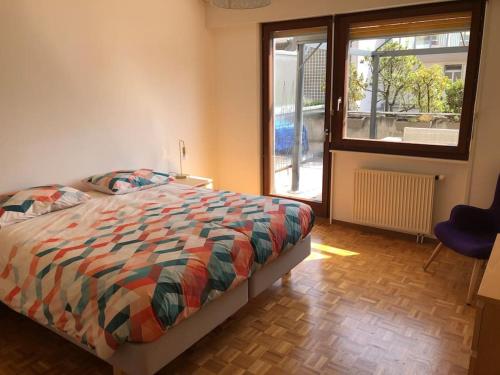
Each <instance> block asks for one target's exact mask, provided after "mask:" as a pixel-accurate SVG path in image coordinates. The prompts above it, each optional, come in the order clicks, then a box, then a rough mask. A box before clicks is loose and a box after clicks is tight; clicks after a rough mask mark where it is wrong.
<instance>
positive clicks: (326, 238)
mask: <svg viewBox="0 0 500 375" xmlns="http://www.w3.org/2000/svg"><path fill="white" fill-rule="evenodd" d="M313 242H314V243H315V245H314V248H315V249H314V250H313V254H312V255H311V257H309V258H308V259H307V260H306V261H305V262H303V263H302V264H301V265H300V266H298V267H297V268H296V269H295V270H294V271H293V274H292V278H291V279H290V280H289V281H287V282H285V283H283V284H282V283H281V282H277V283H276V284H275V285H274V286H273V287H272V288H270V289H269V290H267V291H266V292H264V293H263V294H262V295H260V296H259V297H258V298H256V299H254V300H252V301H251V302H250V303H249V304H248V305H247V306H246V307H244V308H243V309H242V310H240V311H239V312H238V313H237V314H236V315H235V316H234V317H233V318H231V319H230V320H229V321H227V322H225V323H224V324H223V325H222V326H221V327H219V328H217V329H216V330H215V331H214V332H212V333H211V334H210V335H208V336H207V337H205V338H204V339H202V340H201V341H200V342H198V344H196V345H195V346H194V347H193V348H191V349H190V350H188V351H187V352H186V353H184V354H183V355H182V356H180V357H179V358H178V359H176V360H175V361H174V362H173V363H171V364H170V365H169V366H167V367H166V368H165V369H163V370H162V371H161V374H163V375H166V374H200V375H201V374H248V375H250V374H272V375H274V374H397V375H401V374H465V373H466V372H467V366H468V361H469V347H470V343H471V335H472V325H473V319H474V310H473V309H472V308H470V307H467V306H465V304H464V299H465V294H466V287H467V280H468V277H469V276H470V269H471V265H472V263H471V261H470V260H469V259H466V258H464V257H461V256H459V255H456V254H454V253H452V252H451V251H446V252H444V253H443V254H442V255H441V256H440V257H439V258H438V259H437V261H436V262H435V263H434V264H433V265H432V266H431V267H430V272H429V273H425V272H423V271H422V263H423V261H424V259H425V258H426V257H427V256H428V255H429V254H430V252H431V250H432V248H433V246H434V244H433V243H426V244H424V245H416V244H415V242H414V238H413V237H410V236H404V235H398V234H392V233H389V232H382V231H376V230H370V229H365V228H359V227H354V226H350V225H346V224H333V225H329V224H328V223H327V222H324V221H320V222H319V223H318V225H316V227H315V229H314V231H313ZM343 250H347V251H343ZM111 372H112V370H111V367H110V366H108V365H107V364H105V363H104V362H102V361H100V360H99V359H97V358H95V357H93V356H92V355H90V354H88V353H86V352H85V351H83V350H81V349H79V348H77V347H76V346H74V345H72V344H70V343H67V342H66V341H65V340H63V339H61V338H60V337H58V336H57V335H55V334H53V333H51V332H49V331H48V330H46V329H44V328H42V327H40V326H38V325H37V324H35V323H33V322H31V321H29V320H28V319H26V318H24V317H22V316H20V315H17V314H15V313H13V312H11V311H9V310H7V309H6V308H4V307H0V374H1V375H4V374H8V375H11V374H78V375H81V374H110V373H111Z"/></svg>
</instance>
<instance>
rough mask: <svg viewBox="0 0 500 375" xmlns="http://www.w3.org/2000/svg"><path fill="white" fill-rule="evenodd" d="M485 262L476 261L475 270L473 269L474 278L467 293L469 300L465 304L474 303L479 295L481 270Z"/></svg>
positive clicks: (472, 277)
mask: <svg viewBox="0 0 500 375" xmlns="http://www.w3.org/2000/svg"><path fill="white" fill-rule="evenodd" d="M483 264H484V260H482V259H475V260H474V268H473V269H472V276H471V277H470V283H469V291H468V292H467V299H466V300H465V302H466V303H467V305H470V304H471V303H472V299H473V298H474V296H475V295H476V293H477V289H478V287H479V283H480V282H481V268H482V267H483Z"/></svg>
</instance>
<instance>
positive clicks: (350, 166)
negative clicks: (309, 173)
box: [207, 0, 500, 221]
mask: <svg viewBox="0 0 500 375" xmlns="http://www.w3.org/2000/svg"><path fill="white" fill-rule="evenodd" d="M419 2H420V3H423V2H425V1H403V0H374V1H369V2H368V1H364V0H351V1H343V0H273V5H271V6H270V7H268V8H264V9H259V10H253V11H245V12H237V11H233V12H231V11H227V10H221V9H215V8H211V7H210V8H208V10H207V24H208V26H209V27H210V28H212V29H213V32H214V39H215V42H214V43H215V58H214V63H215V64H216V65H217V70H216V71H215V77H214V84H215V91H216V92H217V96H216V98H217V100H216V101H215V102H214V105H215V109H214V124H215V125H216V127H217V134H218V140H219V143H218V147H217V149H216V154H215V157H216V164H217V174H216V177H217V185H218V187H220V188H224V189H233V190H244V191H248V192H251V193H259V192H260V186H261V175H260V168H257V167H256V165H255V163H256V162H257V161H259V160H260V158H259V156H260V149H261V144H260V142H261V141H260V108H259V107H258V106H256V105H255V103H260V66H259V64H260V62H259V60H258V59H256V56H255V55H256V49H258V48H259V44H260V40H259V22H263V21H274V20H281V19H292V18H301V17H310V16H318V15H327V14H335V13H345V12H352V11H359V10H366V9H374V8H383V7H388V6H395V5H403V4H414V3H419ZM491 3H494V4H491ZM488 13H489V15H488V25H487V32H486V37H485V39H486V43H485V45H486V46H490V51H488V53H487V54H486V55H485V56H484V59H483V71H482V75H481V79H482V85H481V86H480V99H479V105H478V109H479V111H480V115H479V117H478V120H477V122H476V126H477V144H476V150H477V151H476V152H475V153H474V162H473V163H472V162H455V161H442V160H436V159H422V158H412V157H399V156H387V155H376V154H363V153H352V152H336V153H335V156H334V167H333V179H334V184H333V216H334V218H336V219H339V220H345V221H351V220H352V201H353V195H352V187H353V178H354V177H353V176H354V170H355V169H356V168H359V167H373V168H383V169H392V170H402V171H410V172H421V173H435V174H441V175H443V176H444V177H445V178H444V180H443V181H440V182H439V186H438V192H437V205H436V215H435V218H436V220H441V219H445V218H446V217H447V216H448V214H449V211H450V209H451V208H452V207H453V205H455V204H458V203H461V202H466V201H468V199H469V198H468V195H469V188H470V191H471V199H470V200H471V202H472V203H474V204H478V205H482V206H486V205H487V204H488V203H489V201H490V200H491V195H492V191H493V188H494V180H495V179H496V175H498V173H499V172H500V147H499V146H498V144H499V141H500V123H499V122H498V120H497V118H498V115H497V114H498V110H496V109H498V103H499V99H500V96H499V94H498V89H497V88H498V87H499V86H500V71H499V70H498V69H497V68H496V67H497V66H498V64H497V62H498V61H500V51H499V49H498V48H496V44H498V41H499V40H498V38H499V37H498V36H499V35H500V33H499V27H498V24H499V23H500V1H498V0H494V1H490V9H489V12H488ZM495 107H496V108H495ZM241 113H242V114H244V115H243V116H239V114H241ZM221 134H222V135H224V136H221ZM233 134H236V135H237V137H233V136H232V135H233ZM259 164H260V163H259ZM471 165H473V169H472V168H471ZM470 174H472V176H473V179H472V182H471V184H470V185H469V176H470Z"/></svg>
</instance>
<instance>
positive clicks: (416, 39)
mask: <svg viewBox="0 0 500 375" xmlns="http://www.w3.org/2000/svg"><path fill="white" fill-rule="evenodd" d="M469 34H470V32H469V30H468V29H464V30H460V31H453V32H439V33H428V34H424V35H404V36H393V37H391V36H388V37H376V38H371V39H351V40H350V42H349V51H348V69H347V71H348V75H349V76H348V78H349V81H348V88H347V92H348V94H347V102H348V108H347V109H348V111H347V114H346V120H345V121H346V126H345V127H344V129H345V130H344V131H345V134H344V138H350V139H363V140H379V141H387V142H403V143H421V144H430V145H443V146H456V145H457V144H458V138H459V131H460V121H461V112H462V103H463V95H464V80H465V68H466V63H467V53H468V45H469Z"/></svg>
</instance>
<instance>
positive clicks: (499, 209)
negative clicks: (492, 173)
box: [490, 174, 500, 232]
mask: <svg viewBox="0 0 500 375" xmlns="http://www.w3.org/2000/svg"><path fill="white" fill-rule="evenodd" d="M490 210H491V211H492V212H493V215H495V220H496V224H497V231H498V232H500V174H499V175H498V180H497V188H496V190H495V197H494V198H493V203H492V204H491V208H490Z"/></svg>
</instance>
